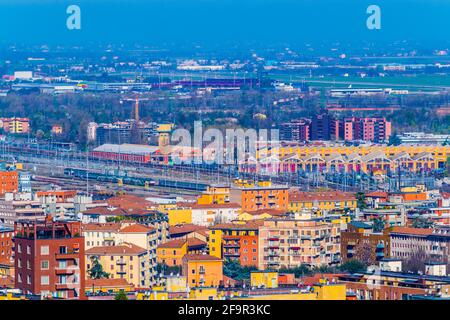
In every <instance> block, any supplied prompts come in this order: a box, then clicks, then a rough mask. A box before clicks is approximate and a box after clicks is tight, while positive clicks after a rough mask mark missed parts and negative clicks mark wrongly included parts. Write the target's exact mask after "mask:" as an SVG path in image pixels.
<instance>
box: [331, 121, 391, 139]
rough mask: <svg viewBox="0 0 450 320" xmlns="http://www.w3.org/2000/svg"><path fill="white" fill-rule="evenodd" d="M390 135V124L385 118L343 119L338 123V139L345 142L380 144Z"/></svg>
mask: <svg viewBox="0 0 450 320" xmlns="http://www.w3.org/2000/svg"><path fill="white" fill-rule="evenodd" d="M390 135H391V122H389V121H386V119H385V118H382V117H375V118H356V117H351V118H343V119H342V120H341V121H340V122H339V138H341V139H343V140H346V141H353V140H362V141H372V142H375V143H380V142H384V141H387V140H388V139H389V137H390Z"/></svg>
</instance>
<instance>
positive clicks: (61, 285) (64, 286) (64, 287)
mask: <svg viewBox="0 0 450 320" xmlns="http://www.w3.org/2000/svg"><path fill="white" fill-rule="evenodd" d="M55 288H56V290H70V289H75V288H74V285H72V284H69V283H56V284H55Z"/></svg>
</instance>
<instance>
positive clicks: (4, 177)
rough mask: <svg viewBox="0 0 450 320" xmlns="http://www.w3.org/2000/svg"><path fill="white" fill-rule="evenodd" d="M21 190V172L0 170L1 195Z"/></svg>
mask: <svg viewBox="0 0 450 320" xmlns="http://www.w3.org/2000/svg"><path fill="white" fill-rule="evenodd" d="M18 190H19V173H18V172H17V171H0V196H4V195H5V193H8V192H12V193H14V192H17V191H18Z"/></svg>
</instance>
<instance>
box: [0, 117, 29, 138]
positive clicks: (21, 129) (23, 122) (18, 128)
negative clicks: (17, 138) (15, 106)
mask: <svg viewBox="0 0 450 320" xmlns="http://www.w3.org/2000/svg"><path fill="white" fill-rule="evenodd" d="M0 128H3V131H4V132H5V133H14V134H15V133H17V134H27V133H29V132H30V119H28V118H17V117H13V118H0Z"/></svg>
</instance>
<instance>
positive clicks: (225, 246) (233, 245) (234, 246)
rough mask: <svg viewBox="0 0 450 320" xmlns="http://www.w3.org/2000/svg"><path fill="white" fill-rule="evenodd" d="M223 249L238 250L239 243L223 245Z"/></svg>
mask: <svg viewBox="0 0 450 320" xmlns="http://www.w3.org/2000/svg"><path fill="white" fill-rule="evenodd" d="M223 247H224V248H239V247H240V245H239V243H226V244H224V245H223Z"/></svg>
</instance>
